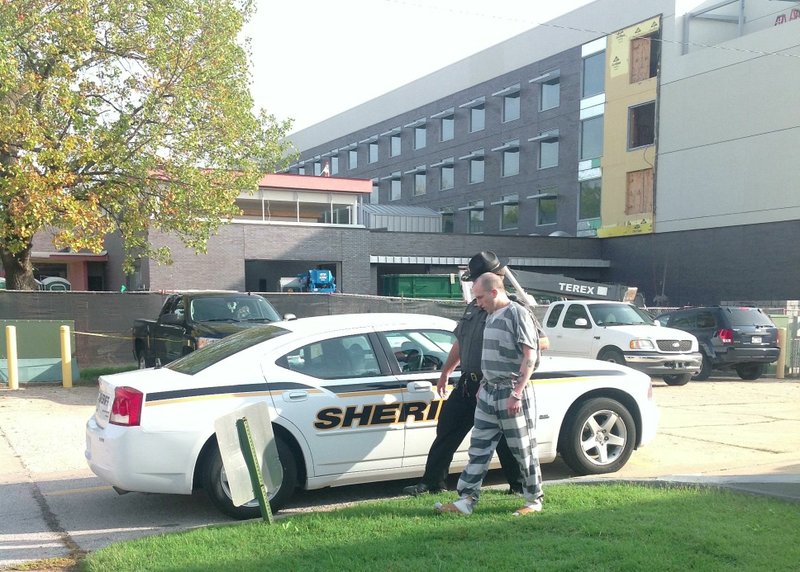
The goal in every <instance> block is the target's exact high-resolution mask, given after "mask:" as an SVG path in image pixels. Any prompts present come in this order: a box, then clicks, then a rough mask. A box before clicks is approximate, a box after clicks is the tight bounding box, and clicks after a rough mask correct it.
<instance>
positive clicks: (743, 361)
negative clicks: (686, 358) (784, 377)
mask: <svg viewBox="0 0 800 572" xmlns="http://www.w3.org/2000/svg"><path fill="white" fill-rule="evenodd" d="M658 321H659V323H660V324H661V325H663V326H669V327H670V328H677V329H679V330H684V331H686V332H690V333H692V334H694V335H695V337H696V338H697V341H698V342H700V351H701V352H702V354H703V367H702V369H701V370H700V371H699V372H698V373H697V374H696V375H695V376H694V377H693V378H692V379H697V380H703V379H708V376H709V375H711V370H712V369H722V370H724V369H735V370H736V373H737V374H739V377H741V378H742V379H758V378H759V377H761V375H762V374H763V373H764V369H765V368H766V365H767V364H770V363H773V362H775V361H777V360H778V354H779V353H780V348H779V347H778V329H777V328H776V327H775V324H774V323H773V322H772V320H770V319H769V316H767V315H766V314H765V313H764V312H762V311H761V310H760V309H759V308H749V307H746V308H742V307H734V306H702V307H696V308H684V309H681V310H676V311H674V312H669V313H667V314H662V315H660V316H659V317H658Z"/></svg>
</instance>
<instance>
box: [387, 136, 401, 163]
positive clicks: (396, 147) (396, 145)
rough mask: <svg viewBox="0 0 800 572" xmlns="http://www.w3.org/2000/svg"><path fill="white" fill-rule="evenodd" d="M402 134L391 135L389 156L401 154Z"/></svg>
mask: <svg viewBox="0 0 800 572" xmlns="http://www.w3.org/2000/svg"><path fill="white" fill-rule="evenodd" d="M400 149H401V147H400V134H399V133H395V134H394V135H390V136H389V156H390V157H397V156H398V155H399V154H400Z"/></svg>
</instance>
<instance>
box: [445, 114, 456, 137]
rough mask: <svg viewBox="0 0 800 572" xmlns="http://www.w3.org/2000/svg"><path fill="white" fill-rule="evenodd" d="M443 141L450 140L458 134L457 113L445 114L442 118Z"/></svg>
mask: <svg viewBox="0 0 800 572" xmlns="http://www.w3.org/2000/svg"><path fill="white" fill-rule="evenodd" d="M441 129H442V137H441V139H442V141H450V140H451V139H452V138H453V137H455V134H456V117H455V114H453V113H451V114H450V115H445V116H444V117H442V120H441Z"/></svg>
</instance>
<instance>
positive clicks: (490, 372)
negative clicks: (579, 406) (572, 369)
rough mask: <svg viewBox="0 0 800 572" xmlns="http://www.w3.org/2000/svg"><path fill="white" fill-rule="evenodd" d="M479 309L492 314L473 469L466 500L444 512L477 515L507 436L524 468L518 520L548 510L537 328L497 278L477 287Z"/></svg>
mask: <svg viewBox="0 0 800 572" xmlns="http://www.w3.org/2000/svg"><path fill="white" fill-rule="evenodd" d="M472 293H473V295H474V296H475V300H476V301H477V303H478V305H479V306H480V307H481V308H482V309H484V310H486V312H487V314H489V316H488V318H487V319H486V326H485V330H484V335H483V350H482V359H481V369H482V371H483V376H484V377H483V381H482V382H481V387H480V390H479V392H478V405H477V408H476V409H475V427H474V429H473V430H472V439H471V441H470V447H469V463H468V464H467V466H466V468H465V469H464V471H463V472H462V473H461V477H460V478H459V481H458V493H459V496H460V498H459V499H458V500H456V501H454V502H451V503H448V504H446V505H441V503H436V510H437V511H439V512H454V513H458V514H471V513H472V510H473V508H474V507H475V505H476V504H477V503H478V499H479V497H480V490H481V485H482V484H483V479H484V478H485V477H486V473H487V472H488V470H489V463H490V461H491V459H492V455H493V453H494V450H495V448H496V447H497V442H498V441H499V440H500V437H501V436H505V438H506V440H507V441H508V445H509V448H510V449H511V452H512V453H513V455H514V457H515V458H516V460H517V462H518V463H519V465H520V469H521V470H522V476H523V484H522V489H523V497H524V499H525V505H524V506H523V507H521V508H520V509H518V510H517V511H516V512H514V515H517V516H519V515H525V514H531V513H536V512H539V511H541V510H542V500H543V496H544V494H543V492H542V474H541V470H540V467H539V458H538V457H537V455H536V437H535V420H536V402H535V395H534V394H533V392H532V391H531V390H530V389H529V388H528V380H529V379H530V377H531V374H532V373H533V370H534V369H535V367H536V365H537V361H538V355H539V347H538V339H537V334H536V328H535V327H534V325H533V321H532V320H531V317H530V315H529V314H528V311H527V310H526V309H525V308H524V307H523V306H522V305H520V304H518V303H516V302H512V301H511V300H510V299H509V297H508V294H507V293H506V291H505V288H504V286H503V279H502V278H501V277H499V276H497V275H496V274H491V273H486V274H483V275H481V276H480V277H479V278H478V279H477V280H476V281H475V284H474V285H473V287H472Z"/></svg>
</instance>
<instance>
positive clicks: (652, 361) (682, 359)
mask: <svg viewBox="0 0 800 572" xmlns="http://www.w3.org/2000/svg"><path fill="white" fill-rule="evenodd" d="M625 365H627V366H628V367H632V368H633V369H638V370H639V371H641V372H644V373H646V374H647V375H655V376H662V375H677V374H682V373H690V374H692V375H694V374H696V373H697V372H698V371H700V368H701V367H702V365H703V354H701V353H700V352H692V353H681V354H660V353H656V352H649V353H648V352H626V353H625Z"/></svg>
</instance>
